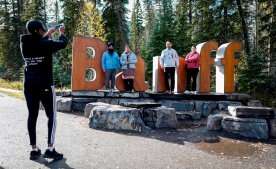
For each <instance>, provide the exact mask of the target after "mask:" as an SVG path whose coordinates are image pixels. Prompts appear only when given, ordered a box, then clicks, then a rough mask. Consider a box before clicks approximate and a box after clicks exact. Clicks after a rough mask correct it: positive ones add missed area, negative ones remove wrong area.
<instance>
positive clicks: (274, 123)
mask: <svg viewBox="0 0 276 169" xmlns="http://www.w3.org/2000/svg"><path fill="white" fill-rule="evenodd" d="M268 128H269V137H271V138H276V119H270V120H268Z"/></svg>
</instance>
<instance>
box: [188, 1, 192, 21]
mask: <svg viewBox="0 0 276 169" xmlns="http://www.w3.org/2000/svg"><path fill="white" fill-rule="evenodd" d="M192 1H193V0H189V23H190V24H192V22H193V20H192V19H193V4H192Z"/></svg>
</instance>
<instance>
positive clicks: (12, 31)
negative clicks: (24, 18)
mask: <svg viewBox="0 0 276 169" xmlns="http://www.w3.org/2000/svg"><path fill="white" fill-rule="evenodd" d="M21 5H22V4H21V1H16V0H14V1H7V0H2V1H0V7H1V8H0V9H1V10H0V20H1V21H3V22H2V24H1V26H0V49H1V50H0V57H1V58H0V62H1V63H0V65H1V67H2V78H5V79H8V80H19V79H20V78H21V77H22V65H23V61H22V57H21V54H20V47H19V36H20V34H21V33H22V22H21V20H20V16H21V11H22V10H21V9H22V8H21Z"/></svg>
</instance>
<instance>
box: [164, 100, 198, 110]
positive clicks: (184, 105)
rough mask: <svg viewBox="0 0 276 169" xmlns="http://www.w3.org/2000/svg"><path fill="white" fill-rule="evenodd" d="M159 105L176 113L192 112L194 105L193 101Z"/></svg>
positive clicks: (168, 102) (167, 102)
mask: <svg viewBox="0 0 276 169" xmlns="http://www.w3.org/2000/svg"><path fill="white" fill-rule="evenodd" d="M161 104H162V105H163V106H166V107H171V108H174V109H175V110H176V111H187V112H189V111H194V107H195V104H194V102H193V101H187V100H185V101H168V100H166V101H162V102H161Z"/></svg>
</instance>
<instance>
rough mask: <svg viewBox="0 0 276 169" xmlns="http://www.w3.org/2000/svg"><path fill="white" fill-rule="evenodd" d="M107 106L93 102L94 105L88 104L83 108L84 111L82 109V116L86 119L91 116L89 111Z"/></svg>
mask: <svg viewBox="0 0 276 169" xmlns="http://www.w3.org/2000/svg"><path fill="white" fill-rule="evenodd" d="M108 105H109V104H107V103H103V102H94V103H88V104H87V105H86V106H85V109H84V116H85V117H88V118H89V116H90V114H91V111H92V109H93V108H94V107H96V106H104V107H105V106H108Z"/></svg>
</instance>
